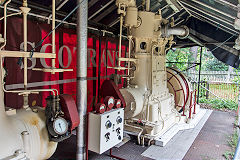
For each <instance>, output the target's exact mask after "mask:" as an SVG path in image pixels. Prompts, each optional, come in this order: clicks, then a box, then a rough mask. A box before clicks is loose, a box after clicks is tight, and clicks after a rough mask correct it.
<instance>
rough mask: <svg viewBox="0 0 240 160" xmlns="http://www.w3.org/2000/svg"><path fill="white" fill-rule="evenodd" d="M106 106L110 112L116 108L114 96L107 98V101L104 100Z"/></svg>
mask: <svg viewBox="0 0 240 160" xmlns="http://www.w3.org/2000/svg"><path fill="white" fill-rule="evenodd" d="M104 104H105V105H106V107H107V111H110V110H111V109H112V108H113V106H114V97H112V96H107V97H106V98H105V99H104Z"/></svg>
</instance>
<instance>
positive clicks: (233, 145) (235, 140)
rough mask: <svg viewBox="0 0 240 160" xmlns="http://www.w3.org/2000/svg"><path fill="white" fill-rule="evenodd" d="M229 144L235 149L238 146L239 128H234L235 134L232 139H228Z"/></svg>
mask: <svg viewBox="0 0 240 160" xmlns="http://www.w3.org/2000/svg"><path fill="white" fill-rule="evenodd" d="M228 144H229V145H230V146H231V147H232V148H233V149H235V148H236V147H237V144H238V134H237V130H236V129H235V130H234V133H233V135H232V136H231V137H230V140H229V141H228Z"/></svg>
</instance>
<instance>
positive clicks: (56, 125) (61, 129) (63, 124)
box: [53, 117, 68, 135]
mask: <svg viewBox="0 0 240 160" xmlns="http://www.w3.org/2000/svg"><path fill="white" fill-rule="evenodd" d="M53 129H54V131H55V132H56V133H57V134H58V135H63V134H65V133H66V132H67V130H68V123H67V121H66V120H65V119H64V118H62V117H58V118H56V119H55V120H54V122H53Z"/></svg>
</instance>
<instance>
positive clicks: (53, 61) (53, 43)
mask: <svg viewBox="0 0 240 160" xmlns="http://www.w3.org/2000/svg"><path fill="white" fill-rule="evenodd" d="M55 12H56V3H55V0H52V53H53V54H56V45H55V34H56V32H55V18H56V13H55ZM55 63H56V62H55V58H53V59H52V68H55ZM51 73H52V74H54V73H55V72H51Z"/></svg>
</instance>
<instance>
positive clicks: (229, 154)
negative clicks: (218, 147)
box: [223, 119, 238, 160]
mask: <svg viewBox="0 0 240 160" xmlns="http://www.w3.org/2000/svg"><path fill="white" fill-rule="evenodd" d="M237 121H238V120H237V119H236V121H235V123H236V122H237ZM229 139H230V140H229V141H228V144H229V146H230V147H231V148H232V151H226V152H225V153H224V154H223V156H224V157H225V158H226V159H227V160H231V159H233V157H234V151H235V150H236V147H237V144H238V132H237V129H236V128H234V133H233V134H232V136H229Z"/></svg>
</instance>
